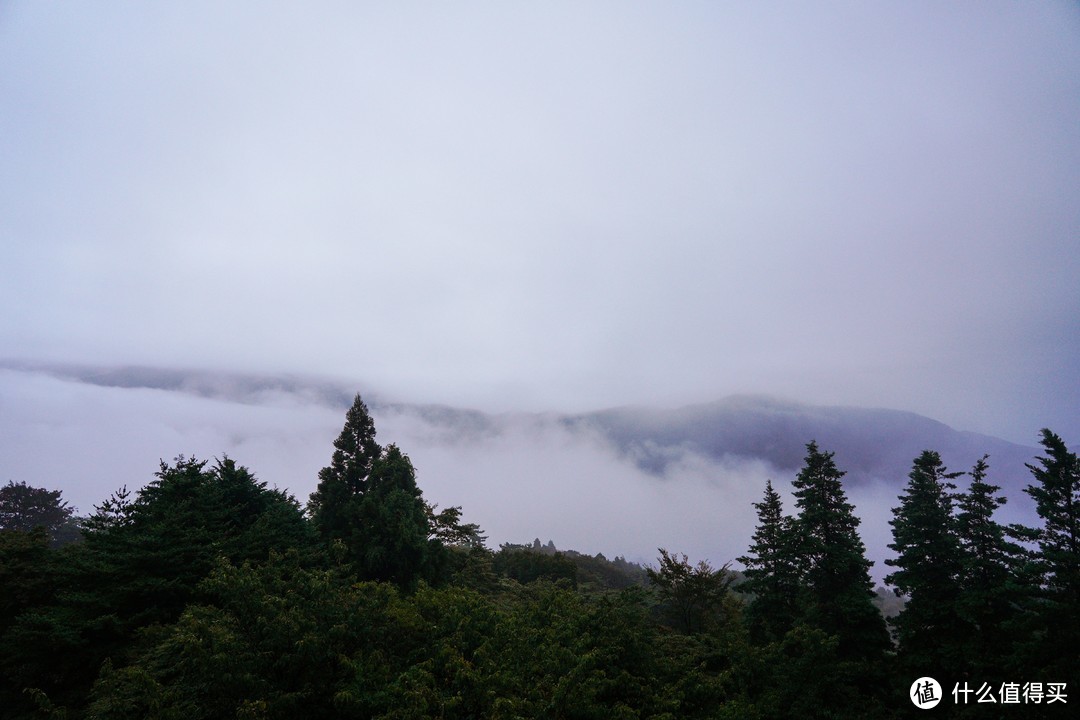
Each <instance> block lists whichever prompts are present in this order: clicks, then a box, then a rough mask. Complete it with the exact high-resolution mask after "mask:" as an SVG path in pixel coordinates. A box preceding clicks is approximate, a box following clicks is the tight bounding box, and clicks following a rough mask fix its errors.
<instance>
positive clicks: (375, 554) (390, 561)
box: [308, 395, 434, 587]
mask: <svg viewBox="0 0 1080 720" xmlns="http://www.w3.org/2000/svg"><path fill="white" fill-rule="evenodd" d="M308 512H309V513H310V514H311V517H312V519H313V521H314V524H315V528H316V530H317V531H318V532H319V534H320V535H321V536H322V538H323V539H324V540H326V541H335V540H339V541H341V542H342V543H343V544H344V547H345V549H346V552H347V560H348V561H349V562H350V563H351V564H352V567H353V569H354V570H355V571H356V573H357V574H358V575H359V576H360V578H362V579H364V580H377V581H390V582H394V583H396V584H398V585H400V586H402V587H412V586H413V585H414V584H415V582H416V580H417V579H418V578H419V577H420V576H421V574H422V573H429V571H431V572H434V570H433V564H434V563H433V562H432V556H431V552H429V551H430V550H431V548H430V545H431V543H430V542H429V540H430V536H431V534H432V532H431V525H430V522H429V519H428V508H427V505H426V504H425V503H424V498H423V495H422V493H421V492H420V488H419V487H417V485H416V470H415V469H414V468H413V465H412V462H411V461H410V460H409V458H408V456H407V455H405V454H404V453H402V452H401V450H400V449H398V447H397V446H396V445H390V446H388V447H386V448H381V447H380V446H379V444H378V443H376V442H375V423H374V422H373V421H372V419H371V415H370V413H369V412H368V409H367V405H365V404H364V401H363V400H362V399H361V398H360V396H359V395H357V396H356V398H355V399H354V400H353V404H352V407H351V408H349V411H348V412H347V413H346V415H345V426H344V427H343V428H342V430H341V434H340V435H339V436H338V439H337V440H335V441H334V454H333V456H332V457H331V461H330V465H329V467H325V468H323V469H322V470H321V471H320V472H319V486H318V488H316V490H315V492H314V493H312V494H311V499H310V500H309V502H308ZM429 574H430V573H429Z"/></svg>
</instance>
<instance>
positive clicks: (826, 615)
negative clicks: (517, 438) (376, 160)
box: [0, 396, 1080, 720]
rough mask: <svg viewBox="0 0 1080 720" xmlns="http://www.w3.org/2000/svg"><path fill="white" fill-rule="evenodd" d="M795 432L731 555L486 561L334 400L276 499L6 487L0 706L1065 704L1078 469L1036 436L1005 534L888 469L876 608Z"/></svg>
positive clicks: (960, 711) (426, 713) (1077, 631)
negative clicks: (885, 541) (327, 419)
mask: <svg viewBox="0 0 1080 720" xmlns="http://www.w3.org/2000/svg"><path fill="white" fill-rule="evenodd" d="M806 440H807V441H808V442H807V443H806V444H805V445H804V446H803V447H802V448H801V452H802V461H801V466H800V468H799V469H798V471H797V472H796V473H794V474H793V476H792V477H791V478H790V483H791V486H790V487H791V493H792V497H793V499H794V508H793V509H792V511H791V512H790V513H789V512H785V508H784V506H783V501H782V495H781V493H780V492H778V490H777V488H776V487H775V486H774V484H773V482H770V483H768V484H767V485H766V487H764V488H762V495H761V500H760V502H758V503H755V504H754V507H752V508H747V512H756V514H757V525H756V531H755V532H754V534H753V536H752V537H747V538H746V552H745V554H744V555H743V556H742V557H740V558H738V563H739V564H740V566H741V567H738V568H737V567H733V566H731V565H724V566H722V567H714V566H712V565H711V564H709V563H708V562H705V561H701V562H698V563H696V564H694V563H692V562H691V561H690V560H689V558H687V557H686V556H685V555H683V554H682V553H680V552H679V551H678V548H658V557H657V560H656V563H655V565H654V566H652V567H648V568H642V567H640V566H638V565H636V564H634V563H630V562H627V561H626V560H625V559H624V558H622V557H616V558H614V559H610V560H609V559H608V558H605V557H603V556H602V555H596V556H590V555H586V554H582V553H578V552H574V551H570V550H565V551H559V550H558V549H556V547H555V546H554V544H553V543H551V542H548V543H547V544H543V543H541V542H540V540H539V539H537V540H535V541H533V542H531V543H523V544H520V545H517V544H503V545H502V546H500V547H499V548H498V549H492V548H489V547H488V546H487V544H486V538H485V536H484V534H483V529H482V528H480V527H478V526H477V525H475V524H472V523H469V522H467V511H464V510H463V509H462V508H459V507H446V508H439V507H436V506H434V505H432V504H430V503H428V502H427V501H425V499H424V495H423V492H422V490H421V488H420V487H419V486H418V484H417V480H416V471H415V468H414V467H413V465H412V462H411V461H410V459H409V456H408V455H407V454H406V453H405V452H404V451H403V450H402V449H401V448H398V447H397V446H396V445H394V444H388V445H385V446H384V445H382V444H380V443H379V442H378V441H377V440H376V429H375V426H374V422H373V421H372V418H371V415H370V413H369V412H368V408H367V406H366V405H365V403H364V402H363V401H362V400H361V398H360V397H359V396H357V397H356V398H355V401H354V402H353V404H352V406H351V407H350V409H349V411H348V412H347V414H346V417H345V423H344V426H343V428H342V430H341V433H340V435H339V436H338V438H337V439H336V440H335V441H334V443H333V449H332V452H331V453H330V461H329V464H328V465H327V466H326V467H324V468H323V469H322V471H321V472H320V473H319V483H318V487H317V489H316V490H315V492H314V493H313V494H312V495H311V497H310V498H308V500H307V502H306V503H304V504H302V503H301V502H300V501H298V500H297V499H296V498H294V497H292V496H290V495H288V494H287V493H285V492H282V491H279V490H276V489H271V488H269V487H267V485H266V484H265V483H263V482H260V481H259V480H258V479H257V478H256V477H255V475H254V474H253V473H252V471H250V470H249V469H247V468H245V467H243V466H242V465H239V464H237V462H236V461H234V460H233V459H231V458H228V457H222V458H220V459H217V460H214V461H212V462H211V461H204V460H200V459H195V458H188V457H183V456H181V457H178V458H176V459H175V460H174V461H173V462H172V463H164V462H163V463H162V464H161V466H160V468H159V470H158V472H157V473H156V476H155V478H154V480H152V481H151V482H150V483H148V484H147V485H146V486H145V487H144V488H142V489H141V490H139V491H138V492H135V493H130V492H128V491H127V489H126V488H121V489H119V490H117V492H116V493H114V494H113V495H112V496H111V497H109V498H108V499H105V500H104V501H102V502H101V504H100V505H98V506H97V507H96V509H95V512H94V513H93V514H92V515H91V516H90V517H87V518H75V517H74V516H73V512H72V510H71V508H70V507H68V506H67V505H66V503H65V502H64V501H63V500H62V498H61V497H60V493H59V492H56V491H50V490H47V489H40V488H31V487H28V486H27V485H25V484H22V483H16V482H9V483H8V484H7V486H5V487H3V488H0V717H3V718H12V719H20V720H21V719H24V718H25V719H29V718H50V717H51V718H70V719H80V718H102V719H106V718H107V719H120V718H131V719H134V718H158V719H161V720H165V719H172V718H176V719H180V718H184V719H191V720H194V719H202V718H205V719H207V720H209V719H216V718H282V719H284V718H290V719H292V718H386V719H390V718H507V719H509V718H605V719H606V718H654V719H657V720H659V719H661V718H665V719H674V718H802V717H807V718H865V717H874V718H889V717H902V716H907V715H909V714H917V713H919V712H921V710H920V709H918V708H917V707H916V706H915V704H914V703H913V702H912V683H913V682H914V681H915V680H916V679H918V678H923V677H927V676H929V677H933V678H935V679H936V680H937V681H938V682H939V683H940V684H941V688H942V689H941V691H940V694H941V695H943V700H942V702H941V704H940V705H939V706H938V707H937V708H936V709H935V711H934V712H937V713H938V714H939V715H948V716H952V717H1008V718H1036V717H1069V716H1070V707H1071V705H1072V704H1073V699H1072V697H1070V694H1071V693H1072V692H1074V691H1076V689H1077V688H1078V687H1080V462H1078V460H1077V456H1076V454H1075V453H1073V452H1071V451H1069V449H1068V448H1067V447H1066V445H1065V443H1064V442H1063V441H1062V439H1061V438H1059V437H1058V436H1057V435H1055V434H1054V433H1052V432H1051V431H1049V430H1044V431H1043V432H1042V442H1041V444H1042V450H1041V451H1040V452H1041V455H1040V456H1039V457H1035V458H1032V459H1031V462H1030V465H1029V469H1030V484H1029V485H1028V486H1027V487H1026V489H1025V492H1026V493H1027V495H1028V496H1029V497H1030V498H1031V500H1033V501H1034V504H1035V507H1036V510H1037V513H1038V517H1039V519H1040V524H1038V525H1037V526H1033V527H1025V526H1020V525H1005V524H1003V523H1001V522H1000V521H999V520H998V519H997V516H996V513H997V511H998V509H999V508H1000V507H1001V506H1002V505H1003V504H1004V503H1005V502H1006V498H1005V496H1004V495H1003V494H1002V493H1001V488H1000V487H999V486H997V485H995V484H994V476H993V466H992V464H991V463H992V458H991V459H989V460H988V459H986V458H984V459H982V460H980V461H979V462H978V463H976V464H975V465H974V466H973V467H972V468H964V469H963V470H964V471H965V472H958V471H957V470H956V469H950V468H947V467H946V466H945V464H944V463H943V461H942V458H941V455H939V453H938V452H936V451H934V450H930V449H927V450H925V452H922V453H921V454H920V455H918V456H917V457H915V458H913V460H912V462H911V465H910V473H909V475H908V482H907V485H906V486H905V488H904V490H903V493H902V494H901V495H900V496H899V497H898V499H897V504H896V507H895V509H894V511H893V517H892V520H891V526H892V531H893V540H894V542H893V544H892V545H890V549H891V550H892V551H893V553H894V554H893V556H892V557H891V558H890V559H889V560H888V561H887V564H888V566H889V574H888V576H887V577H886V582H887V583H888V584H889V586H890V588H891V589H892V591H893V592H894V593H895V595H896V596H899V597H898V598H896V600H897V602H896V606H897V607H898V606H900V605H901V604H902V608H903V610H902V612H900V613H899V614H898V615H895V616H894V617H890V618H889V619H886V617H885V616H884V614H883V613H882V612H881V610H880V609H879V606H880V605H881V598H880V597H878V595H876V594H875V590H874V587H873V585H872V582H871V576H870V573H869V568H870V565H871V563H870V561H869V560H868V559H867V557H866V551H865V547H864V545H863V542H862V540H861V538H860V533H859V520H858V518H857V516H856V514H855V512H854V510H855V508H854V507H853V506H852V504H851V503H850V502H849V501H848V497H847V494H846V491H845V487H844V480H843V478H844V475H845V473H844V471H843V470H842V469H841V465H842V461H843V458H842V457H836V456H834V454H833V452H830V451H828V450H826V449H824V448H822V447H819V446H818V444H817V442H815V441H814V440H813V439H812V438H806ZM783 480H785V479H781V478H777V479H776V483H777V485H779V483H780V482H782V481H783ZM875 601H876V602H877V603H878V604H877V605H875ZM900 601H902V603H901V602H900ZM885 614H889V615H892V614H893V613H891V612H890V613H885ZM920 692H922V690H921V689H920ZM991 702H992V704H991ZM1004 704H1009V705H1010V707H1008V708H1005V707H1004Z"/></svg>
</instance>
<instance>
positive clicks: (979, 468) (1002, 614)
mask: <svg viewBox="0 0 1080 720" xmlns="http://www.w3.org/2000/svg"><path fill="white" fill-rule="evenodd" d="M988 470H989V465H988V464H987V456H985V455H984V456H983V457H982V458H980V459H979V461H978V462H976V463H975V466H974V467H973V468H972V470H971V472H970V473H968V475H970V476H971V482H970V484H969V485H968V490H967V492H964V493H961V494H959V495H958V496H957V504H956V507H957V510H958V512H957V514H956V521H955V528H956V536H957V539H958V540H959V542H960V549H961V554H962V559H961V561H962V565H963V567H962V572H961V590H960V599H959V603H958V607H957V611H958V612H959V614H960V616H961V617H962V618H963V620H964V621H965V623H966V624H967V625H969V626H970V627H971V629H972V632H971V634H970V637H969V640H968V642H967V643H966V645H967V649H966V651H965V656H966V657H967V658H969V659H970V664H971V665H972V667H973V673H978V674H979V676H980V677H986V678H988V679H1001V680H1003V681H1004V680H1005V679H1006V675H1007V673H1006V670H1005V668H1004V663H1005V659H1004V658H1003V654H1004V652H1005V647H1003V644H1002V642H1001V638H1003V637H1007V636H1008V635H1009V634H1010V633H1011V629H1010V627H1009V625H1010V624H1011V622H1012V620H1013V619H1014V617H1015V615H1016V612H1015V609H1016V607H1017V606H1018V604H1019V603H1020V602H1021V600H1022V599H1023V589H1022V587H1021V585H1022V580H1021V579H1020V577H1019V573H1020V572H1021V566H1022V564H1023V561H1024V558H1025V556H1026V552H1025V551H1024V549H1023V548H1021V547H1020V545H1018V544H1017V543H1015V542H1013V538H1014V537H1015V532H1014V530H1013V529H1011V528H1008V527H1006V526H1004V525H1001V524H1000V523H998V522H997V521H996V520H994V512H995V511H996V510H997V509H998V508H999V507H1001V506H1002V505H1004V504H1005V502H1006V498H1005V497H1003V496H1000V495H998V494H997V493H998V491H999V490H1000V489H1001V488H1000V487H999V486H997V485H992V484H990V483H989V482H987V481H986V475H987V471H988Z"/></svg>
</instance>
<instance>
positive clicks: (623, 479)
mask: <svg viewBox="0 0 1080 720" xmlns="http://www.w3.org/2000/svg"><path fill="white" fill-rule="evenodd" d="M125 377H126V376H125ZM113 379H115V377H114V378H113ZM99 380H100V378H99ZM157 380H160V378H157ZM146 384H150V383H144V384H143V385H146ZM158 384H159V385H162V384H165V383H161V382H158ZM165 385H166V387H146V386H141V385H140V384H139V383H132V382H122V383H121V382H113V381H109V382H98V383H95V382H94V381H93V380H91V379H88V378H86V377H74V376H72V375H70V374H69V375H67V376H62V374H61V375H59V376H58V375H57V374H56V373H53V374H49V373H46V372H40V371H33V370H27V369H14V368H10V367H9V368H6V369H0V432H2V433H3V435H2V436H3V438H4V442H3V443H2V445H0V482H7V481H8V480H14V481H16V482H20V481H21V482H27V483H29V484H31V485H35V486H39V487H47V488H50V489H59V490H62V491H63V493H64V498H65V499H66V500H67V501H68V502H70V503H71V504H72V505H74V506H76V507H77V508H78V510H79V512H80V513H82V514H89V513H91V512H92V511H93V507H94V505H96V504H99V503H101V502H102V501H103V500H104V499H105V498H107V497H108V496H109V495H110V494H111V493H112V492H113V491H115V490H116V489H117V488H119V487H121V486H124V485H126V486H127V487H128V488H129V489H132V490H134V489H136V488H139V487H142V486H143V485H144V484H145V483H146V482H148V481H150V480H151V479H153V474H154V472H155V471H156V470H157V468H158V463H159V461H160V460H162V459H164V460H165V461H171V460H172V459H173V458H175V457H176V456H177V455H179V454H184V455H188V456H194V457H198V458H200V459H212V458H215V457H221V456H223V455H228V456H229V457H232V458H233V459H235V460H236V461H237V462H239V463H241V464H243V465H246V466H247V467H249V468H250V469H251V470H252V471H253V472H254V473H255V474H256V475H257V477H259V478H260V479H261V480H264V481H266V482H268V483H269V484H270V485H271V486H274V487H278V488H281V489H284V490H287V491H288V492H290V493H292V494H293V495H295V496H296V497H297V498H298V499H299V500H300V501H301V502H306V500H307V498H308V496H309V495H310V493H311V492H312V491H313V490H314V489H315V486H316V484H317V477H318V471H319V469H320V468H321V467H323V466H325V465H326V464H327V463H328V462H329V459H330V455H331V453H332V452H333V441H334V439H335V438H336V437H337V435H338V433H339V432H340V430H341V426H342V423H343V421H344V411H345V407H346V405H347V400H346V398H349V397H351V396H349V395H348V393H345V392H344V391H341V390H340V389H335V388H333V387H332V386H330V385H325V386H320V387H318V388H316V389H314V390H313V389H312V388H311V387H308V386H305V385H304V384H303V383H300V382H297V383H295V384H294V383H291V381H290V382H282V383H270V384H268V385H266V386H259V387H257V388H254V389H253V386H252V385H251V384H250V383H248V384H246V385H245V384H244V383H240V384H239V385H237V384H236V383H234V382H231V381H230V380H229V379H228V378H222V379H220V380H219V381H216V382H208V381H206V379H205V378H204V379H203V381H200V382H196V383H194V384H192V382H181V383H179V384H165ZM371 408H372V415H373V417H374V419H375V426H376V429H377V431H378V440H379V442H381V443H383V444H389V443H396V444H397V445H398V446H399V447H400V448H401V449H402V450H403V451H404V452H405V453H406V454H408V455H409V456H410V457H411V458H412V460H413V464H414V465H415V466H416V468H417V475H418V481H419V484H420V487H421V488H422V489H423V491H424V494H425V497H426V498H427V499H428V500H429V501H430V502H434V503H437V504H438V505H439V506H441V507H446V506H449V505H458V506H461V507H462V509H463V511H464V516H465V518H466V520H468V521H470V522H476V523H478V524H480V526H481V527H482V528H483V529H484V531H485V532H486V533H487V535H488V538H489V540H488V542H489V545H491V546H492V547H497V546H498V545H499V544H500V543H504V542H531V541H532V539H533V538H540V539H541V540H543V541H547V540H553V541H554V542H555V544H556V545H557V546H558V547H560V548H572V549H576V550H579V551H581V552H586V553H590V554H594V553H603V554H604V555H606V556H608V557H613V556H616V555H622V556H624V557H626V558H627V559H630V560H635V561H638V562H652V561H653V560H654V559H655V557H656V550H657V548H659V547H665V548H667V549H669V550H672V551H676V552H685V553H687V554H688V555H689V556H690V557H691V558H692V559H694V560H697V559H708V560H709V561H711V562H712V563H713V564H714V565H717V566H719V565H722V564H723V563H725V562H729V561H733V560H734V559H735V558H736V557H738V556H739V555H741V554H743V553H745V552H746V549H747V547H748V545H749V543H750V538H751V535H752V534H753V530H754V526H755V525H756V520H757V518H756V513H755V512H754V508H753V505H752V504H753V503H754V502H757V501H759V500H760V499H761V496H762V492H763V488H764V485H765V481H766V480H767V479H770V478H771V479H772V480H773V482H774V485H775V486H776V487H777V489H778V490H779V491H780V492H781V493H782V494H784V495H785V509H786V510H787V511H788V512H789V513H791V512H794V510H795V508H794V505H793V503H792V500H791V497H790V486H791V480H792V478H793V477H794V475H795V472H794V471H792V470H791V469H790V468H788V469H777V467H775V466H774V465H773V464H770V463H769V462H768V461H766V460H763V459H753V458H747V457H743V456H736V455H721V456H715V455H713V456H709V455H706V454H704V453H701V452H698V451H696V450H695V449H693V448H689V447H679V446H675V445H665V447H664V453H665V462H664V464H663V466H662V468H659V469H657V468H650V467H648V466H647V465H646V466H643V465H642V464H641V463H639V462H637V459H636V458H635V456H634V454H633V453H627V452H626V451H625V448H619V447H617V444H616V443H613V442H612V440H611V437H610V435H607V434H605V432H604V430H603V429H601V428H598V427H595V426H590V425H588V424H573V423H569V424H568V423H566V422H563V421H561V419H560V417H559V416H556V415H524V414H514V415H510V414H507V415H487V414H483V413H477V412H470V411H463V410H458V409H454V408H448V407H437V406H418V405H395V404H385V403H380V402H377V401H374V402H372V403H371ZM825 449H831V448H825ZM837 464H838V465H839V466H840V468H841V469H846V468H845V458H844V457H842V456H841V455H840V454H838V455H837ZM991 479H992V478H991ZM903 482H904V478H901V477H896V478H894V477H889V478H862V479H860V480H859V481H858V482H853V483H851V484H849V487H848V493H849V498H850V500H851V502H852V503H853V504H854V505H855V507H856V511H857V513H858V515H859V516H860V517H861V518H862V520H863V524H862V528H861V534H862V537H863V539H864V542H865V543H866V546H867V551H868V554H869V556H870V557H871V559H873V560H874V561H875V566H874V568H873V571H872V572H873V575H874V576H875V578H877V579H879V580H880V578H881V577H882V576H883V575H884V574H885V573H886V572H887V570H888V568H887V567H885V566H884V564H883V562H882V561H883V560H884V558H886V557H888V556H890V553H889V551H888V548H887V546H888V543H889V542H890V541H891V529H890V527H889V524H888V521H889V519H890V518H891V508H892V507H895V506H896V505H897V504H898V500H897V495H898V494H899V492H900V491H901V490H902V487H903ZM962 483H963V479H961V486H962V487H963V484H962ZM1027 500H1028V498H1026V497H1019V498H1017V497H1013V498H1011V500H1010V504H1009V505H1007V506H1006V507H1005V508H1004V510H1003V512H1002V519H1003V520H1005V521H1024V522H1032V521H1033V519H1034V518H1033V513H1032V512H1031V508H1030V503H1029V502H1026V501H1027ZM736 565H737V563H736Z"/></svg>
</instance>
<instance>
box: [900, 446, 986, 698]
mask: <svg viewBox="0 0 1080 720" xmlns="http://www.w3.org/2000/svg"><path fill="white" fill-rule="evenodd" d="M959 475H960V473H950V472H948V471H947V470H946V468H945V465H944V464H943V463H942V462H941V457H940V456H939V455H938V454H937V453H936V452H933V451H930V450H927V451H925V452H923V453H922V454H921V455H920V456H919V457H918V458H916V459H915V462H914V464H913V466H912V470H911V473H910V474H909V475H908V484H907V487H906V488H905V490H904V494H903V495H901V496H900V506H899V507H897V508H894V509H893V515H894V517H893V519H892V520H891V521H890V523H889V524H890V525H892V528H893V543H892V544H890V545H889V548H890V549H892V550H893V551H894V552H896V554H897V557H896V558H894V559H890V560H886V561H885V564H886V565H889V566H891V567H894V568H896V570H895V571H894V572H892V573H890V574H889V575H887V576H886V577H885V582H887V583H889V584H890V585H893V586H894V587H896V589H897V592H898V593H903V594H905V595H907V596H908V601H907V604H906V605H905V607H904V611H903V612H902V613H900V615H899V616H898V617H897V618H895V619H894V624H895V626H896V629H897V638H898V640H899V643H900V656H901V658H902V659H903V660H904V661H905V663H906V666H907V667H908V668H910V669H911V671H913V672H919V673H921V674H929V675H933V676H935V677H939V678H944V679H949V678H953V679H959V678H961V677H964V676H965V675H966V671H968V670H969V668H968V667H967V666H966V663H965V658H964V653H963V649H964V647H963V646H964V638H966V637H968V636H969V635H970V634H971V632H972V631H973V630H974V628H973V627H972V626H971V625H969V624H968V623H967V622H966V621H965V620H964V618H963V616H962V615H961V613H960V598H961V582H962V581H963V571H964V558H963V555H962V550H961V544H960V538H959V536H958V534H957V529H956V527H955V523H954V520H953V515H952V513H953V506H952V495H951V493H950V492H949V491H950V490H952V489H954V488H955V485H953V484H952V482H951V481H952V480H953V479H954V478H956V477H958V476H959Z"/></svg>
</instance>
